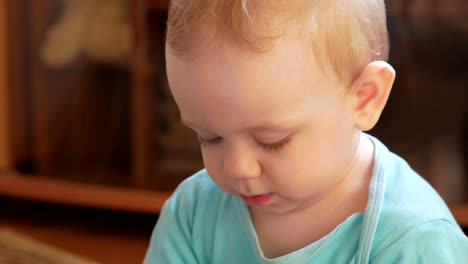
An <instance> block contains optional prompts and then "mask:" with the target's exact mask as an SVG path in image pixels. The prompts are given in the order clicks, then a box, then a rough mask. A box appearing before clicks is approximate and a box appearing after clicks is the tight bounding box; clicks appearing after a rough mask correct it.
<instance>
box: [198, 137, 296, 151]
mask: <svg viewBox="0 0 468 264" xmlns="http://www.w3.org/2000/svg"><path fill="white" fill-rule="evenodd" d="M222 140H223V139H222V138H221V137H216V138H210V139H205V138H202V137H200V136H198V142H199V143H200V145H201V146H202V147H204V146H207V145H211V144H218V143H220V142H221V141H222ZM289 142H291V137H290V136H288V137H286V138H284V139H282V140H280V141H278V142H274V143H262V142H258V141H257V145H258V146H259V147H260V148H261V149H262V150H263V151H265V152H279V151H281V150H282V149H283V148H284V147H286V146H287V145H288V144H289Z"/></svg>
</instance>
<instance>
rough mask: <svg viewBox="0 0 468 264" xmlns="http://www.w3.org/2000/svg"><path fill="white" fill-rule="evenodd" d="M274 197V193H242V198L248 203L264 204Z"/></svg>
mask: <svg viewBox="0 0 468 264" xmlns="http://www.w3.org/2000/svg"><path fill="white" fill-rule="evenodd" d="M272 197H273V194H272V193H267V194H260V195H252V196H247V195H241V198H242V200H244V202H245V203H246V204H248V205H264V204H266V203H268V201H270V200H271V198H272Z"/></svg>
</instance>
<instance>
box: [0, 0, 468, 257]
mask: <svg viewBox="0 0 468 264" xmlns="http://www.w3.org/2000/svg"><path fill="white" fill-rule="evenodd" d="M167 2H168V1H167V0H0V208H1V210H0V263H7V262H2V256H3V257H4V258H5V259H6V258H7V257H10V258H21V259H22V260H23V261H25V262H24V263H35V262H33V260H31V259H33V258H34V257H36V258H39V257H40V256H39V255H40V254H39V253H35V255H34V254H32V253H31V252H29V251H28V250H26V249H24V248H25V247H24V243H26V242H22V243H19V245H17V246H16V245H15V246H12V245H13V244H14V243H13V244H12V242H11V241H13V240H12V238H11V236H12V234H13V236H15V235H16V236H18V237H21V236H24V238H25V239H29V240H30V241H34V243H33V244H34V245H35V248H36V249H38V248H39V249H42V250H39V251H40V252H48V255H47V256H45V255H44V256H42V257H43V258H47V257H48V258H51V259H52V258H54V259H62V262H58V263H72V262H70V261H65V260H64V259H65V258H67V257H69V258H71V257H76V258H80V259H79V260H77V261H82V262H79V263H93V261H95V262H98V263H139V262H141V261H142V258H143V255H144V252H145V250H146V247H147V245H148V240H149V236H150V233H151V230H152V228H153V226H154V223H155V222H156V220H157V213H158V212H159V210H160V208H161V206H162V204H163V202H164V200H165V199H166V198H167V197H168V196H169V195H170V193H171V191H172V190H173V189H174V188H175V186H176V185H177V184H178V183H179V182H180V181H181V180H183V179H184V178H186V177H187V176H188V175H190V174H192V173H193V172H195V171H197V170H199V169H200V168H202V167H203V165H202V161H201V157H200V154H199V150H198V144H197V142H196V139H195V136H194V135H192V133H191V132H190V131H188V130H187V129H186V128H184V127H183V126H182V125H181V124H180V123H179V116H178V110H177V108H176V106H175V104H174V102H173V100H172V98H171V95H170V92H169V89H168V85H167V80H166V76H165V68H164V30H165V18H166V12H167ZM386 2H387V11H388V27H389V33H390V40H391V53H390V63H391V64H392V65H393V66H394V67H395V69H396V71H397V79H396V82H395V85H394V88H393V91H392V94H391V96H390V99H389V102H388V105H387V108H386V110H385V111H384V113H383V116H382V119H381V120H380V122H379V124H378V126H377V127H376V128H375V129H374V130H372V131H371V134H373V135H376V136H377V137H379V138H380V139H381V140H382V141H384V142H385V143H386V144H387V145H388V146H389V147H390V149H392V150H393V151H394V152H396V153H397V154H399V155H401V156H403V157H404V158H406V159H407V160H408V162H409V163H410V164H411V165H412V166H413V167H414V168H415V169H416V170H417V171H418V172H420V173H421V174H422V175H423V176H424V177H425V178H426V179H427V180H428V181H429V182H430V183H431V184H432V185H433V186H434V187H435V188H436V189H437V190H438V191H439V192H440V193H441V195H442V196H443V197H444V198H445V199H446V200H447V201H448V202H449V204H450V207H451V209H452V211H453V212H454V214H455V216H456V217H457V220H458V221H459V222H460V223H462V224H463V225H466V226H468V138H467V136H466V134H467V132H468V131H467V130H468V115H467V111H468V109H467V101H468V89H467V88H468V64H467V63H466V62H467V61H468V2H466V1H464V0H445V1H442V0H392V1H390V0H389V1H386ZM2 230H3V231H2ZM2 232H3V233H2ZM5 234H7V235H5ZM29 240H28V241H29ZM5 241H6V242H5ZM15 241H16V240H15ZM21 241H22V240H21ZM31 243H32V242H31ZM41 246H42V248H41ZM44 247H48V248H52V249H54V250H55V251H54V250H43V248H44ZM28 248H32V247H28ZM62 251H63V252H62ZM60 254H62V255H60ZM64 254H68V255H64ZM36 261H39V260H36ZM20 263H22V262H20ZM37 263H40V262H37ZM73 263H74V262H73ZM77 263H78V262H77Z"/></svg>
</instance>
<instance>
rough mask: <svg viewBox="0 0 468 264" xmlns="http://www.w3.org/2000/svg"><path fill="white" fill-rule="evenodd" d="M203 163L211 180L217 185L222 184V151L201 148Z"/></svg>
mask: <svg viewBox="0 0 468 264" xmlns="http://www.w3.org/2000/svg"><path fill="white" fill-rule="evenodd" d="M201 153H202V157H203V164H204V165H205V168H206V170H207V171H208V174H209V175H210V177H211V178H212V179H213V181H214V182H215V183H216V184H218V185H219V186H223V185H224V177H223V172H222V170H223V167H222V165H223V163H222V153H218V151H216V149H215V148H202V151H201Z"/></svg>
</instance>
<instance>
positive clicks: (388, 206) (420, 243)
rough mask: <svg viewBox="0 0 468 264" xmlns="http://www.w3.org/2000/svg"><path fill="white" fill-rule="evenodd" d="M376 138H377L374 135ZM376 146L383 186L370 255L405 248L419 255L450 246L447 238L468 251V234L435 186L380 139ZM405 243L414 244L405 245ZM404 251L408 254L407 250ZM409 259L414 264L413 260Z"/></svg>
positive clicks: (377, 162)
mask: <svg viewBox="0 0 468 264" xmlns="http://www.w3.org/2000/svg"><path fill="white" fill-rule="evenodd" d="M374 141H377V140H376V139H375V138H374ZM376 145H379V146H377V147H376V149H377V151H378V152H379V153H378V155H380V158H379V159H378V160H377V159H376V164H377V165H376V166H378V167H379V168H377V170H380V171H381V174H382V175H383V177H382V179H383V180H382V186H383V188H382V189H380V190H379V191H382V192H383V199H382V204H381V206H380V210H379V213H378V218H379V220H378V225H377V230H376V232H375V237H374V242H373V250H372V253H371V258H374V257H375V256H376V255H378V254H382V253H381V252H389V250H390V252H395V251H402V250H404V249H405V248H408V249H410V250H409V252H413V253H414V254H416V255H415V257H416V256H417V254H420V253H418V252H420V251H425V250H428V249H429V248H430V247H431V246H435V245H438V246H442V247H446V246H447V245H450V244H447V241H448V240H451V239H452V240H453V241H457V243H458V244H459V245H462V246H463V247H464V250H463V252H465V251H466V252H468V247H467V243H468V240H467V238H466V236H465V235H464V233H463V232H462V230H461V228H460V227H459V226H458V224H457V223H456V221H455V219H454V218H453V216H452V214H451V212H450V210H449V209H448V207H447V205H446V203H445V202H444V201H443V199H442V198H441V197H440V196H439V194H438V193H437V192H436V191H435V190H434V188H433V187H432V186H431V185H430V184H429V183H428V182H427V181H426V180H425V179H424V178H423V177H421V176H420V175H419V174H418V173H416V172H415V171H414V170H413V169H412V168H411V167H410V166H409V165H408V163H407V162H406V161H405V160H404V159H402V158H401V157H399V156H398V155H396V154H394V153H392V152H390V151H388V149H387V148H386V147H385V146H384V145H383V144H382V143H380V142H378V141H377V143H376ZM452 240H451V241H452ZM406 243H409V244H411V243H412V245H413V246H412V247H407V246H402V245H405V244H406ZM455 251H456V250H455ZM437 253H438V254H439V253H440V254H442V253H444V252H443V251H442V252H437ZM445 253H446V252H445ZM401 254H409V253H406V251H405V252H404V253H401ZM455 254H457V253H455ZM439 260H440V259H439ZM395 261H396V260H395ZM407 262H408V263H413V261H411V260H408V261H407ZM416 262H417V263H420V262H418V261H416ZM390 263H392V262H390Z"/></svg>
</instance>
